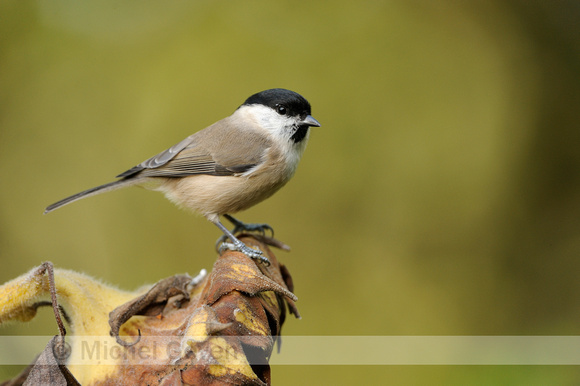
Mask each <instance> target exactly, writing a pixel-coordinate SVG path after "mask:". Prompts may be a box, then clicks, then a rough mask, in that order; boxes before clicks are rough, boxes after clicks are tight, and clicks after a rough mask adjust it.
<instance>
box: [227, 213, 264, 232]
mask: <svg viewBox="0 0 580 386" xmlns="http://www.w3.org/2000/svg"><path fill="white" fill-rule="evenodd" d="M224 217H225V218H226V219H228V221H229V222H231V223H232V224H233V226H234V230H233V231H232V233H233V234H236V233H240V232H259V233H261V234H262V235H264V236H265V235H266V231H269V232H270V233H271V235H272V236H271V237H274V228H272V227H271V226H270V225H268V224H246V223H245V222H242V221H240V220H238V219H237V218H235V217H233V216H230V215H229V214H226V215H224Z"/></svg>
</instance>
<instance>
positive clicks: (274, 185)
mask: <svg viewBox="0 0 580 386" xmlns="http://www.w3.org/2000/svg"><path fill="white" fill-rule="evenodd" d="M310 114H311V108H310V103H308V101H307V100H306V99H304V97H302V96H301V95H300V94H297V93H295V92H293V91H290V90H286V89H282V88H275V89H270V90H265V91H262V92H259V93H256V94H254V95H252V96H250V97H249V98H248V99H246V101H245V102H244V103H243V104H242V105H241V106H240V107H238V109H237V110H236V111H234V113H233V114H232V115H230V116H229V117H227V118H224V119H222V120H221V121H218V122H216V123H214V124H213V125H211V126H208V127H206V128H205V129H203V130H201V131H198V132H196V133H195V134H192V135H190V136H189V137H187V138H185V139H184V140H183V141H181V142H179V143H177V144H176V145H174V146H172V147H170V148H169V149H167V150H165V151H163V152H161V153H159V154H157V155H156V156H154V157H151V158H149V159H148V160H146V161H144V162H142V163H140V164H139V165H137V166H135V167H133V168H131V169H129V170H127V171H126V172H123V173H121V174H119V175H118V176H117V178H119V179H118V180H116V181H113V182H110V183H108V184H104V185H100V186H97V187H94V188H91V189H88V190H85V191H82V192H80V193H77V194H75V195H72V196H70V197H67V198H65V199H62V200H60V201H58V202H56V203H54V204H52V205H49V206H48V207H47V208H46V210H45V211H44V213H45V214H46V213H49V212H51V211H53V210H55V209H57V208H60V207H61V206H64V205H66V204H70V203H71V202H74V201H77V200H80V199H81V198H85V197H90V196H94V195H96V194H100V193H105V192H109V191H111V190H116V189H120V188H124V187H127V186H133V185H139V186H143V187H145V188H148V189H152V190H157V191H161V192H163V193H164V194H165V196H166V197H167V198H168V199H169V200H171V201H172V202H174V203H175V204H177V205H178V206H179V207H182V208H185V209H189V210H192V211H194V212H197V213H200V214H202V215H203V216H204V217H205V218H207V219H208V220H209V221H211V222H212V223H214V224H215V225H216V226H217V227H218V228H219V229H220V230H221V231H222V232H223V233H224V236H223V237H222V238H220V240H221V239H223V240H225V238H226V237H227V238H229V239H230V241H231V243H225V242H224V243H223V244H222V246H221V248H225V249H229V250H234V251H240V252H242V253H244V254H245V255H247V256H248V257H250V258H252V259H256V260H260V261H262V262H264V263H266V264H268V263H269V261H268V259H267V258H266V257H265V256H263V255H262V252H261V251H258V250H255V249H252V248H250V247H248V246H246V245H245V244H244V243H243V242H241V241H240V240H238V239H237V238H236V237H235V236H234V233H236V232H237V231H240V230H262V231H263V230H266V229H269V230H272V228H271V227H269V226H268V225H266V224H245V223H243V222H241V221H238V220H236V219H235V218H234V217H232V216H231V213H236V212H238V211H241V210H244V209H247V208H250V207H251V206H254V205H255V204H257V203H259V202H261V201H263V200H265V199H266V198H268V197H270V196H271V195H272V194H274V193H275V192H276V191H278V189H280V188H281V187H282V186H284V185H285V184H286V183H287V182H288V181H289V180H290V178H292V176H293V175H294V172H295V171H296V167H297V166H298V162H299V161H300V158H301V156H302V153H303V152H304V149H305V148H306V143H307V142H308V137H309V131H310V130H309V129H310V127H312V126H315V127H320V123H318V121H317V120H316V119H314V118H313V117H312V116H311V115H310ZM222 215H223V216H224V217H225V218H227V219H228V220H229V221H231V222H232V223H233V224H234V225H235V229H234V231H233V232H230V231H229V230H228V229H227V228H226V227H225V226H224V225H223V224H222V223H221V222H220V218H219V217H220V216H222Z"/></svg>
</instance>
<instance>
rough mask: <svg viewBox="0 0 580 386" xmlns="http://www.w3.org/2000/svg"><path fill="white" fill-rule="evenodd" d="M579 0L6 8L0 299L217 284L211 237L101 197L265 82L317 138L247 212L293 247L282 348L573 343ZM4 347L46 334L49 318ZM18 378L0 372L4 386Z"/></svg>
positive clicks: (142, 199) (323, 376) (151, 199)
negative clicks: (461, 341)
mask: <svg viewBox="0 0 580 386" xmlns="http://www.w3.org/2000/svg"><path fill="white" fill-rule="evenodd" d="M578 20H580V6H579V5H578V2H577V1H572V0H569V1H558V2H549V1H535V2H528V1H524V0H501V1H500V0H497V1H486V2H480V1H447V0H445V1H443V0H441V1H433V2H428V1H403V0H401V1H395V0H393V1H359V2H354V1H344V0H338V1H334V2H323V1H277V2H272V1H265V0H262V1H238V2H232V1H169V2H165V1H164V2H161V1H158V2H154V1H112V0H111V1H75V0H52V1H23V0H3V1H2V2H0V176H1V177H2V183H1V185H0V227H1V228H0V259H1V264H2V269H1V271H0V282H4V281H7V280H9V279H11V278H14V277H16V276H18V275H20V274H22V273H24V272H25V271H27V270H28V269H30V268H32V267H33V266H36V265H38V264H39V263H40V262H42V261H45V260H50V261H52V262H53V263H54V264H55V265H56V266H57V267H60V268H70V269H74V270H78V271H83V272H86V273H88V274H90V275H92V276H94V277H97V278H101V279H103V280H105V281H107V282H109V283H113V284H115V285H118V286H119V287H121V288H125V289H133V288H136V287H138V286H140V285H142V284H144V283H151V282H156V281H157V280H159V279H161V278H164V277H167V276H170V275H173V274H176V273H182V272H189V273H190V274H196V273H197V272H198V271H199V270H200V269H201V268H208V269H209V268H211V266H212V264H213V261H214V259H215V253H214V251H213V243H214V240H215V239H216V238H217V237H218V236H219V235H220V232H219V230H218V229H217V228H216V227H214V226H213V225H211V224H210V223H208V222H207V221H205V220H204V219H203V218H200V217H194V216H191V215H190V214H188V213H186V212H183V211H179V210H177V209H176V208H175V207H173V205H172V204H171V203H169V202H168V201H166V200H165V199H164V198H163V197H162V196H161V195H160V194H159V193H154V192H148V191H144V190H140V189H137V188H132V189H127V190H124V191H119V192H114V193H110V194H107V195H102V196H99V197H94V198H90V199H88V200H85V201H81V202H78V203H75V204H73V205H71V206H68V207H65V208H63V209H61V210H59V211H57V212H55V213H52V214H50V215H47V216H43V215H42V211H43V209H44V207H45V206H46V205H48V204H50V203H52V202H54V201H56V200H58V199H61V198H63V197H65V196H67V195H70V194H73V193H76V192H78V191H80V190H82V189H85V188H89V187H92V186H95V185H98V184H101V183H104V182H108V181H110V180H112V179H113V177H114V176H115V175H116V174H118V173H120V172H122V171H124V170H126V169H128V168H130V167H131V166H133V165H135V164H137V163H139V162H141V161H143V160H144V159H146V158H148V157H150V156H152V155H154V154H156V153H157V152H159V151H161V150H164V149H165V148H167V147H169V146H171V145H173V144H174V143H176V142H178V141H180V140H181V139H183V138H184V137H186V136H187V135H189V134H191V133H192V132H194V131H197V130H199V129H201V128H203V127H205V126H207V125H209V124H211V123H213V122H215V121H217V120H219V119H221V118H223V117H225V116H227V115H229V114H230V113H231V112H232V111H233V110H234V109H235V108H236V107H237V106H239V105H240V104H241V103H242V102H243V101H244V100H245V98H246V97H248V96H249V95H251V94H252V93H255V92H257V91H261V90H263V89H267V88H272V87H284V88H289V89H292V90H294V91H297V92H299V93H301V94H302V95H304V96H305V97H306V98H307V99H308V100H309V101H310V102H311V104H312V106H313V116H314V117H315V118H316V119H318V120H319V121H320V122H321V123H322V127H321V128H315V129H313V130H312V134H311V137H310V143H309V145H308V149H307V151H306V153H305V155H304V157H303V159H302V162H301V165H300V167H299V168H298V172H297V174H296V176H295V177H294V179H293V180H292V181H291V182H290V183H289V184H288V185H287V186H286V187H285V188H284V189H283V190H281V191H280V192H279V193H278V194H276V195H275V196H274V197H273V198H271V199H269V200H267V201H266V202H264V203H262V204H261V205H259V206H257V207H255V208H252V209H250V210H248V211H246V212H244V213H242V214H240V215H239V216H238V217H240V218H241V219H243V220H245V221H249V222H268V223H269V224H270V225H272V226H273V227H274V228H275V229H276V236H277V237H278V238H280V239H281V240H283V241H285V242H286V243H288V244H289V245H291V246H292V248H293V249H292V252H291V253H290V254H287V253H284V252H281V251H279V252H277V256H278V257H279V259H280V260H282V261H283V262H284V263H285V264H286V265H287V266H288V268H289V269H290V271H291V273H292V274H293V277H294V282H295V285H296V291H295V292H296V294H297V296H298V297H299V299H300V300H299V302H298V306H299V309H300V311H301V313H302V315H303V319H302V320H300V321H298V320H295V319H293V318H290V319H288V320H287V322H286V324H285V325H284V329H283V332H284V333H285V334H286V335H578V334H580V323H579V321H580V301H579V300H580V280H578V273H579V272H580V259H579V258H578V257H579V255H580V179H579V172H580V151H579V145H580V138H579V137H580V130H579V127H578V126H579V125H578V122H580V119H579V118H580V87H579V86H580V77H579V74H580V28H579V27H578ZM0 333H1V334H4V335H12V334H23V335H42V334H47V335H52V334H54V333H56V328H55V325H54V324H53V321H52V318H51V313H50V311H49V310H48V309H45V310H43V311H42V312H41V315H40V318H39V319H38V320H35V321H33V322H31V323H28V324H25V325H13V326H9V327H5V328H2V329H1V330H0ZM16 370H17V369H16V368H13V367H9V368H7V367H4V368H2V369H1V370H0V378H6V377H8V376H9V375H10V374H12V373H13V372H14V371H16ZM273 379H274V382H275V384H279V385H291V384H295V383H296V381H297V380H298V379H299V380H300V381H301V383H307V384H345V385H346V384H353V383H359V384H376V383H391V384H401V385H406V384H458V385H459V384H499V383H502V384H522V385H523V384H526V385H529V384H577V383H578V382H580V370H578V369H577V368H576V367H560V366H555V367H509V366H498V367H483V366H482V367H453V366H448V367H445V366H442V367H429V366H400V367H397V366H384V367H380V366H368V367H366V366H364V367H363V366H358V367H355V366H350V367H349V366H346V367H339V366H303V367H298V366H277V367H275V368H274V369H273Z"/></svg>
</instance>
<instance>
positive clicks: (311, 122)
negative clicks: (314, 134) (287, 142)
mask: <svg viewBox="0 0 580 386" xmlns="http://www.w3.org/2000/svg"><path fill="white" fill-rule="evenodd" d="M300 123H301V124H303V125H307V126H316V127H320V123H318V121H317V120H316V119H314V117H312V115H307V116H306V118H304V120H302V122H300Z"/></svg>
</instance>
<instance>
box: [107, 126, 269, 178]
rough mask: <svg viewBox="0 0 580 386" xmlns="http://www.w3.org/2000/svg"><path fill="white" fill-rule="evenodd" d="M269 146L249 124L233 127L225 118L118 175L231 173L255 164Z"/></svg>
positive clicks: (121, 176)
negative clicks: (247, 126) (248, 126)
mask: <svg viewBox="0 0 580 386" xmlns="http://www.w3.org/2000/svg"><path fill="white" fill-rule="evenodd" d="M269 147H270V141H269V140H268V139H267V138H266V137H264V136H260V135H256V133H255V131H253V130H251V129H249V128H244V127H235V128H234V127H232V124H231V123H230V122H229V121H228V120H227V119H225V120H222V121H220V122H218V123H217V124H214V125H212V126H209V127H208V128H206V129H204V130H202V131H199V132H197V133H195V134H193V135H191V136H189V137H187V138H186V139H184V140H183V141H181V142H179V143H177V144H176V145H174V146H172V147H170V148H169V149H167V150H165V151H163V152H161V153H159V154H157V155H156V156H154V157H151V158H149V159H148V160H146V161H144V162H142V163H140V164H139V165H137V166H135V167H133V168H131V169H129V170H127V171H126V172H124V173H121V174H119V175H118V176H117V177H119V178H128V177H133V176H135V177H136V176H137V175H138V176H139V177H186V176H191V175H195V174H209V175H216V176H231V175H235V174H239V173H243V172H245V171H247V170H249V169H251V168H253V167H255V166H256V165H258V164H259V163H260V162H261V161H262V160H263V156H264V153H265V152H266V150H267V149H268V148H269Z"/></svg>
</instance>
